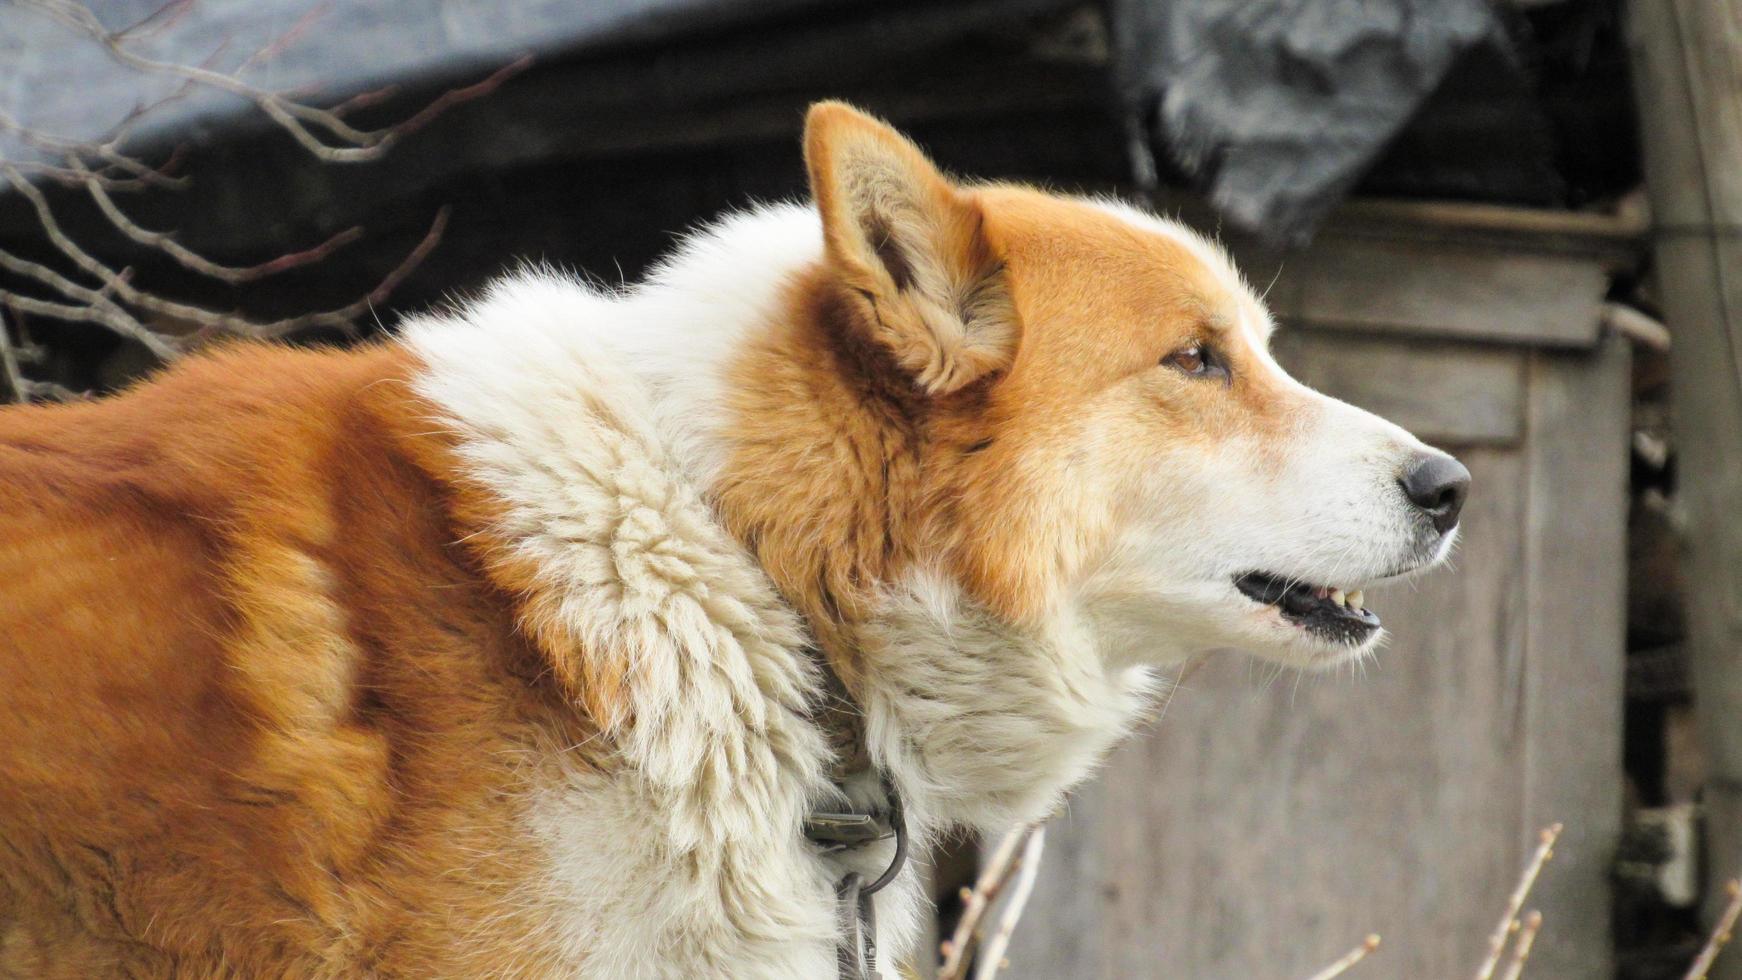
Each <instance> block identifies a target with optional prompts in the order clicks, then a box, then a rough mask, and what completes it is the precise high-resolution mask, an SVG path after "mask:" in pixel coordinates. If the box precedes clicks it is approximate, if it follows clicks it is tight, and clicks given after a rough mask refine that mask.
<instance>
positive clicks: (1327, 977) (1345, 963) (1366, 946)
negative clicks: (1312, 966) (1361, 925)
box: [1308, 932, 1379, 980]
mask: <svg viewBox="0 0 1742 980" xmlns="http://www.w3.org/2000/svg"><path fill="white" fill-rule="evenodd" d="M1378 948H1379V934H1378V933H1376V932H1375V933H1372V934H1370V935H1369V936H1368V937H1367V938H1366V939H1363V940H1362V941H1361V945H1359V946H1356V947H1355V948H1354V949H1351V950H1349V951H1348V952H1347V953H1344V954H1343V956H1342V958H1341V959H1339V960H1337V961H1336V962H1335V963H1332V964H1331V965H1330V966H1327V967H1325V968H1324V969H1323V970H1320V971H1319V972H1317V973H1315V974H1313V975H1312V976H1311V977H1310V978H1308V980H1335V978H1337V977H1340V976H1342V975H1343V974H1345V973H1347V972H1349V968H1350V967H1352V966H1354V965H1355V964H1357V963H1359V962H1361V961H1362V960H1364V959H1366V958H1367V954H1368V953H1371V952H1373V951H1374V950H1376V949H1378Z"/></svg>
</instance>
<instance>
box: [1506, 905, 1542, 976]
mask: <svg viewBox="0 0 1742 980" xmlns="http://www.w3.org/2000/svg"><path fill="white" fill-rule="evenodd" d="M1541 930H1542V913H1541V912H1538V911H1536V910H1534V909H1533V910H1531V913H1530V914H1529V915H1527V916H1525V917H1524V924H1523V925H1521V926H1519V927H1518V939H1517V940H1516V941H1515V942H1514V944H1513V947H1512V958H1511V959H1510V960H1508V961H1507V964H1506V972H1505V973H1503V974H1501V975H1500V980H1518V978H1519V977H1520V976H1523V974H1524V964H1525V961H1527V960H1529V959H1530V948H1531V947H1532V946H1535V945H1536V934H1537V933H1538V932H1540V931H1541Z"/></svg>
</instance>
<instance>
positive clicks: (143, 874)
mask: <svg viewBox="0 0 1742 980" xmlns="http://www.w3.org/2000/svg"><path fill="white" fill-rule="evenodd" d="M409 369H410V364H409V359H408V357H407V356H406V355H405V354H404V353H402V352H400V351H397V350H394V349H388V348H376V349H370V350H367V351H364V352H359V353H350V354H338V353H305V352H294V351H290V350H282V349H273V348H264V347H251V346H250V347H238V348H235V349H232V350H230V351H228V352H226V353H224V354H222V355H219V356H216V357H203V358H200V359H197V360H194V361H191V362H189V363H188V364H186V365H184V366H183V367H181V368H178V369H177V370H175V371H172V372H170V373H169V374H168V375H166V376H165V377H164V378H162V379H161V380H159V381H156V382H153V383H151V384H149V385H146V386H144V387H142V388H140V389H138V390H136V391H134V392H132V393H130V394H128V395H126V396H124V397H120V398H116V399H111V400H105V401H102V402H98V403H94V404H85V405H71V406H64V407H52V408H21V409H10V410H8V411H6V412H4V413H0V514H3V515H4V522H3V525H4V528H5V532H4V534H3V535H0V581H3V582H4V583H5V595H6V596H7V602H6V604H5V605H4V606H3V607H0V670H3V671H4V676H5V683H4V684H0V745H3V746H4V747H5V749H4V751H5V759H6V764H5V766H4V768H3V769H0V840H3V841H4V844H5V846H4V849H3V851H0V973H4V974H6V975H10V976H20V975H28V976H64V977H92V976H112V975H120V974H123V973H125V974H128V975H159V976H167V975H180V976H217V975H224V974H227V973H230V974H234V975H242V976H286V975H292V974H295V975H320V976H357V975H360V974H362V973H365V972H369V971H376V972H379V973H382V974H400V975H418V976H429V975H436V974H443V973H446V974H452V975H471V976H477V975H484V974H486V973H492V972H496V971H498V970H501V969H503V968H506V967H508V966H509V965H511V964H512V965H517V966H519V967H522V968H525V967H527V966H529V965H531V963H532V962H533V961H532V960H530V959H529V957H530V956H531V955H532V951H531V950H530V949H529V948H528V946H527V944H526V943H524V942H515V941H514V939H513V937H515V936H516V935H517V934H527V933H530V932H531V931H532V930H533V929H534V928H535V927H536V926H537V925H538V923H536V922H534V921H531V920H525V921H522V920H520V919H517V918H516V917H515V916H514V915H513V914H509V915H507V916H506V917H504V918H500V919H497V920H496V921H494V922H493V923H492V924H491V925H490V927H489V929H490V938H491V941H490V942H485V943H478V942H468V941H467V940H468V937H469V935H470V934H471V933H472V931H473V930H475V929H477V928H478V927H479V925H480V921H481V920H482V918H483V917H484V916H485V915H490V916H497V915H499V914H501V911H502V910H501V908H500V907H499V905H498V902H499V900H500V899H501V898H502V897H503V896H504V895H505V894H506V893H507V892H508V891H509V890H510V889H512V888H514V887H516V886H517V885H519V884H522V883H523V882H524V878H525V876H527V875H528V874H530V873H532V870H533V868H534V867H535V865H534V864H533V856H532V855H531V854H529V853H528V852H527V847H526V845H524V844H522V843H520V835H519V834H518V833H517V832H516V831H515V828H514V827H513V826H511V825H510V821H511V820H512V819H513V816H514V814H513V813H512V812H511V809H510V801H511V800H512V799H513V798H514V794H515V793H516V792H518V791H520V790H521V789H523V787H522V786H521V785H519V782H520V780H521V779H523V778H524V777H522V776H517V775H516V768H515V767H514V766H513V765H509V764H506V762H505V761H504V760H508V759H513V758H515V757H516V756H518V755H528V756H530V751H531V750H532V749H533V748H534V747H535V746H536V745H537V744H538V743H539V740H540V739H541V738H551V737H556V738H565V737H566V738H570V739H571V741H572V740H574V739H575V738H576V737H577V736H578V735H579V731H578V725H579V721H578V719H579V716H578V715H576V714H574V713H572V712H569V711H565V710H563V709H562V708H561V704H560V701H559V700H558V699H556V698H554V697H550V696H548V692H547V689H546V688H544V687H543V686H542V685H539V684H534V683H529V682H528V681H529V678H532V677H534V676H535V675H537V674H538V673H540V672H541V671H542V670H543V668H542V667H541V665H540V658H539V657H537V656H536V655H535V654H534V653H533V651H532V650H530V649H529V648H528V646H527V644H526V643H525V642H523V641H522V640H520V639H519V638H518V637H517V635H516V633H515V631H514V630H513V628H512V616H511V603H510V601H509V600H508V598H507V597H506V595H505V594H504V593H503V592H502V591H501V590H500V589H498V588H496V587H494V586H492V585H490V584H488V583H487V581H486V579H485V577H484V576H483V575H481V574H480V572H479V570H478V568H477V565H476V563H475V562H474V560H473V559H472V558H471V557H470V556H469V555H468V554H466V553H464V552H462V551H461V550H459V549H458V548H456V547H454V546H452V545H451V544H449V542H453V541H455V540H457V539H458V538H459V537H460V536H461V532H462V530H463V529H464V528H465V527H466V526H467V525H466V523H465V522H466V520H467V515H466V514H465V513H464V512H465V511H466V510H467V509H468V508H467V505H466V504H465V503H464V502H463V501H464V497H465V496H466V494H465V491H464V490H463V488H456V487H455V486H453V485H452V484H451V481H449V480H447V478H446V477H445V476H444V473H445V472H446V471H445V470H444V468H443V463H442V457H441V447H440V446H439V445H438V444H436V443H435V442H433V441H432V440H430V439H429V438H427V437H425V436H421V435H419V433H420V432H421V431H423V430H425V429H427V424H426V423H425V422H424V420H423V418H422V416H425V415H427V414H428V412H427V410H426V408H425V407H424V406H421V405H420V404H419V403H417V402H416V401H415V400H413V399H411V398H410V397H409V396H408V395H407V394H406V393H405V388H404V386H403V384H402V383H401V382H402V380H403V378H404V377H405V375H406V373H407V371H408V370H409ZM456 500H458V501H459V502H458V503H456ZM474 509H475V508H474ZM565 732H566V733H567V734H566V735H565V734H564V733H565ZM480 760H493V764H480ZM456 868H465V869H467V872H468V873H467V874H466V875H463V876H455V875H453V874H452V873H451V872H452V871H453V869H456ZM510 904H512V903H510Z"/></svg>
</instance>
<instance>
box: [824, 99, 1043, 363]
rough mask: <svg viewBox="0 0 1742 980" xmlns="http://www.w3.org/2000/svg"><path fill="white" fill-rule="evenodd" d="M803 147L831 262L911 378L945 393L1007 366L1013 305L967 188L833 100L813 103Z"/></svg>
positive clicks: (904, 143)
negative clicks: (957, 183)
mask: <svg viewBox="0 0 1742 980" xmlns="http://www.w3.org/2000/svg"><path fill="white" fill-rule="evenodd" d="M804 150H805V163H806V165H807V167H808V168H809V170H810V182H811V194H812V195H813V196H814V197H815V198H816V202H817V208H818V210H819V211H821V213H822V219H823V238H824V242H825V248H826V250H827V253H828V260H829V263H830V265H831V266H832V267H833V269H834V271H835V273H836V275H837V276H839V277H840V280H841V281H842V283H843V284H844V285H846V286H847V287H848V290H849V292H850V295H851V297H852V300H853V301H854V302H859V303H863V304H864V306H865V310H864V311H863V312H864V313H865V316H864V317H863V318H862V319H863V320H864V321H865V322H866V323H869V324H871V325H872V326H871V332H872V334H873V336H874V338H875V339H876V340H877V341H878V342H879V343H881V344H883V345H884V346H886V347H887V348H888V349H889V350H890V352H891V353H892V354H893V355H894V356H895V360H896V362H897V363H899V364H900V365H901V366H902V367H903V368H904V369H905V370H906V371H908V372H909V373H910V374H911V375H912V378H913V380H914V382H915V384H917V385H918V386H919V387H920V388H921V389H923V390H925V391H927V392H929V393H931V394H945V393H948V392H951V391H955V390H957V389H959V388H961V387H962V386H964V385H966V384H968V383H969V382H972V381H974V380H975V379H977V378H980V377H983V376H985V375H986V374H988V373H990V372H992V371H997V370H1000V369H1003V368H1005V367H1007V366H1009V363H1010V360H1011V358H1012V357H1014V356H1015V353H1016V340H1017V324H1016V312H1015V306H1014V304H1013V303H1012V301H1011V299H1010V292H1009V289H1008V287H1007V284H1006V281H1005V277H1004V269H1003V265H1002V263H1001V262H999V261H998V258H997V256H996V255H994V254H993V251H992V249H991V247H990V246H989V245H988V244H987V242H986V239H985V234H984V227H983V220H982V217H981V212H980V205H979V202H978V201H977V200H976V199H975V196H974V195H973V193H972V192H970V191H967V190H964V189H962V188H959V187H957V186H955V185H954V184H952V183H951V182H950V181H949V179H948V178H946V177H944V175H943V174H941V173H939V172H938V169H937V168H936V167H935V166H933V165H932V162H931V161H930V160H928V159H926V157H925V154H924V153H922V152H920V150H919V148H918V147H916V146H914V145H913V144H912V143H910V142H908V140H907V139H906V138H905V137H903V136H902V135H901V134H900V133H897V132H896V131H895V130H893V129H891V128H890V127H889V126H887V125H886V124H884V123H882V122H880V121H878V120H876V119H873V118H872V117H870V116H868V115H865V114H864V113H862V112H860V111H858V110H857V109H854V108H852V107H851V106H848V105H845V104H843V103H840V102H820V103H817V104H816V105H814V106H812V107H811V110H810V114H809V116H808V117H807V118H806V120H805V138H804Z"/></svg>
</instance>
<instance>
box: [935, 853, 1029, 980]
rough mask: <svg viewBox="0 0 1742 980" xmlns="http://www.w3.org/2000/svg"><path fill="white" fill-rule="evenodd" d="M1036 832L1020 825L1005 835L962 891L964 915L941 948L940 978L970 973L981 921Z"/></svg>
mask: <svg viewBox="0 0 1742 980" xmlns="http://www.w3.org/2000/svg"><path fill="white" fill-rule="evenodd" d="M1033 832H1034V828H1030V827H1018V828H1016V829H1015V830H1012V831H1011V832H1010V833H1008V834H1005V835H1004V839H1003V840H1000V841H999V842H998V846H997V847H996V848H994V849H993V851H992V856H991V857H990V858H988V859H987V861H986V866H985V868H983V869H982V870H981V871H980V877H979V878H978V879H977V880H976V881H975V882H974V887H973V888H964V889H963V890H962V918H961V920H960V921H958V922H957V923H956V931H955V934H954V935H953V936H951V937H950V939H949V940H947V941H946V942H945V943H944V944H943V946H942V947H941V949H940V952H942V953H943V958H944V962H943V965H942V966H940V967H939V968H938V980H964V978H965V977H966V976H967V975H968V964H969V962H970V961H971V960H972V959H973V953H974V949H975V947H976V945H977V944H978V942H979V939H980V921H981V919H983V918H984V917H985V915H986V912H987V910H988V909H990V908H991V906H992V903H993V902H995V901H997V899H998V896H999V894H1000V893H1001V892H1002V891H1003V890H1004V886H1005V885H1006V884H1007V883H1008V882H1009V881H1010V877H1011V875H1012V874H1014V873H1015V872H1016V870H1017V868H1018V866H1019V865H1020V864H1021V861H1022V859H1021V858H1020V857H1019V856H1018V855H1019V851H1020V849H1021V846H1022V843H1023V841H1024V840H1025V839H1026V838H1027V837H1028V836H1029V835H1030V834H1032V833H1033Z"/></svg>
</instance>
